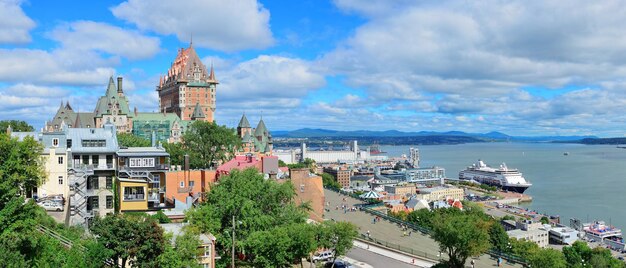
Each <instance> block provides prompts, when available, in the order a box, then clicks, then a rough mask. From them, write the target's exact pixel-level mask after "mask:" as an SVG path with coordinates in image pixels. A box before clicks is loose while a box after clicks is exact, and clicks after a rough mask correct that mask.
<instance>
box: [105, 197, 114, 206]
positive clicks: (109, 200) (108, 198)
mask: <svg viewBox="0 0 626 268" xmlns="http://www.w3.org/2000/svg"><path fill="white" fill-rule="evenodd" d="M106 205H107V208H108V209H111V208H113V196H112V195H107V203H106Z"/></svg>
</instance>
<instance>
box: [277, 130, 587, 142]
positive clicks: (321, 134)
mask: <svg viewBox="0 0 626 268" xmlns="http://www.w3.org/2000/svg"><path fill="white" fill-rule="evenodd" d="M272 136H273V137H282V138H349V137H354V138H359V137H363V138H375V137H381V138H385V140H388V139H389V138H393V137H398V138H406V137H430V138H436V137H441V138H442V139H446V138H449V137H467V138H473V139H477V140H483V141H527V142H551V141H561V142H567V141H580V140H583V139H595V138H597V137H596V136H509V135H507V134H504V133H502V132H497V131H492V132H488V133H467V132H462V131H447V132H436V131H419V132H402V131H398V130H386V131H371V130H352V131H339V130H329V129H312V128H302V129H298V130H292V131H272Z"/></svg>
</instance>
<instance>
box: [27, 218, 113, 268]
mask: <svg viewBox="0 0 626 268" xmlns="http://www.w3.org/2000/svg"><path fill="white" fill-rule="evenodd" d="M36 230H37V231H38V232H40V233H42V234H44V235H47V236H49V237H51V238H54V239H55V240H57V241H59V243H61V245H63V246H64V247H66V248H72V247H76V248H78V250H80V251H81V252H83V253H84V252H85V251H86V250H87V248H85V247H84V246H83V245H74V242H72V240H70V239H68V238H67V237H65V236H63V235H61V234H59V233H57V232H55V231H54V230H52V229H50V228H48V227H46V226H43V225H41V224H39V225H37V227H36ZM104 264H105V265H107V267H121V265H118V264H116V263H115V262H114V261H113V260H105V261H104Z"/></svg>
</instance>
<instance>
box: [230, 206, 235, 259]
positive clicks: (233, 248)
mask: <svg viewBox="0 0 626 268" xmlns="http://www.w3.org/2000/svg"><path fill="white" fill-rule="evenodd" d="M231 255H232V256H231V262H230V265H231V267H232V268H235V214H233V247H232V251H231Z"/></svg>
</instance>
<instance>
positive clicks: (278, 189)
mask: <svg viewBox="0 0 626 268" xmlns="http://www.w3.org/2000/svg"><path fill="white" fill-rule="evenodd" d="M294 196H295V190H294V187H293V185H292V184H291V183H290V182H285V183H278V182H276V181H273V180H265V179H264V178H263V175H261V174H259V173H258V171H257V170H255V169H252V168H250V169H246V170H244V171H238V170H234V171H233V172H232V173H231V174H229V175H227V176H223V177H220V183H219V184H217V185H216V186H215V187H213V188H212V189H211V191H210V192H209V193H208V194H207V196H206V201H205V202H204V203H202V204H201V205H200V206H199V207H198V208H196V209H194V210H193V211H191V212H189V214H188V215H187V216H188V218H189V220H190V222H191V223H192V225H194V226H196V227H197V228H198V229H199V230H200V231H201V232H203V233H206V232H210V233H212V234H213V235H215V237H216V238H217V245H218V246H219V248H217V251H219V252H220V254H219V255H221V256H222V259H221V260H220V262H221V263H222V264H224V263H228V262H229V258H228V257H227V256H231V246H232V245H233V244H232V239H233V236H232V233H233V225H235V227H234V228H235V246H236V248H237V251H238V252H241V249H242V248H243V247H244V244H245V243H244V241H246V239H248V237H249V236H250V235H251V234H252V233H254V232H258V231H266V230H267V229H268V227H271V226H274V227H277V226H281V225H289V224H293V223H304V222H305V219H306V218H307V214H306V213H305V211H304V209H303V208H302V207H300V206H296V205H295V203H294ZM255 236H262V234H257V235H255Z"/></svg>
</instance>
